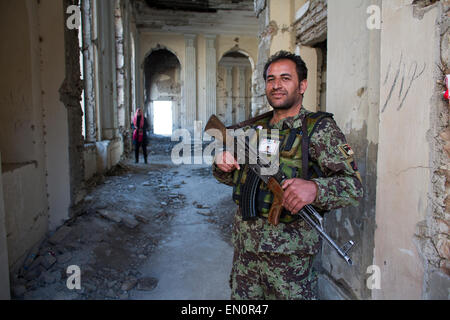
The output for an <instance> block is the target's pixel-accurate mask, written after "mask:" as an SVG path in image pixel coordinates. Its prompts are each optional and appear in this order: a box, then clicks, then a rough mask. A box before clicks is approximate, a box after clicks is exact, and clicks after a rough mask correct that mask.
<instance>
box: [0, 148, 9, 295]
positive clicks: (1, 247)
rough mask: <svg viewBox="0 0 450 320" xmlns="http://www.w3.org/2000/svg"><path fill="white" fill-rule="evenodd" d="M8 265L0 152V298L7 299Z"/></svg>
mask: <svg viewBox="0 0 450 320" xmlns="http://www.w3.org/2000/svg"><path fill="white" fill-rule="evenodd" d="M10 298H11V296H10V289H9V265H8V247H7V242H6V228H5V206H4V204H3V183H2V162H1V154H0V300H9V299H10Z"/></svg>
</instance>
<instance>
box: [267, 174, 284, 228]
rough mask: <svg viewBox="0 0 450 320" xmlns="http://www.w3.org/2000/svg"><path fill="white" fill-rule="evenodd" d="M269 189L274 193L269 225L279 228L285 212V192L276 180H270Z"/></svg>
mask: <svg viewBox="0 0 450 320" xmlns="http://www.w3.org/2000/svg"><path fill="white" fill-rule="evenodd" d="M267 187H268V188H269V190H270V191H272V193H273V203H272V206H271V207H270V211H269V217H268V219H269V223H270V224H272V225H274V226H277V225H278V224H279V223H280V216H281V213H282V211H283V205H282V203H283V195H284V190H283V188H282V187H281V185H280V184H279V183H278V181H277V180H275V179H274V178H270V179H269V183H268V184H267Z"/></svg>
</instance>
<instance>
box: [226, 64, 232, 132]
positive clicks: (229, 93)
mask: <svg viewBox="0 0 450 320" xmlns="http://www.w3.org/2000/svg"><path fill="white" fill-rule="evenodd" d="M225 69H226V70H227V75H226V82H227V108H226V110H227V111H226V115H225V119H226V121H227V123H226V124H227V125H231V124H232V123H233V67H232V66H231V65H228V66H225Z"/></svg>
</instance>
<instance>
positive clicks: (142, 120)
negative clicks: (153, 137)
mask: <svg viewBox="0 0 450 320" xmlns="http://www.w3.org/2000/svg"><path fill="white" fill-rule="evenodd" d="M148 128H149V125H148V121H147V118H146V117H144V115H143V114H142V110H141V109H140V108H139V109H137V110H136V114H135V115H134V118H133V123H132V126H131V129H133V130H134V131H133V144H134V155H135V163H139V149H140V148H141V147H142V153H143V154H144V162H145V163H147V144H148V137H147V130H148Z"/></svg>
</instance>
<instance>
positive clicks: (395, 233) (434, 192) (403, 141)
mask: <svg viewBox="0 0 450 320" xmlns="http://www.w3.org/2000/svg"><path fill="white" fill-rule="evenodd" d="M410 3H411V1H408V3H405V2H404V1H403V2H402V1H389V2H386V3H385V2H383V30H382V46H383V47H382V48H383V49H382V52H381V59H382V60H381V62H382V70H381V76H382V78H381V79H382V81H383V82H382V86H381V102H382V103H381V105H380V107H381V116H380V120H381V121H380V144H379V158H378V175H379V180H378V187H377V226H378V228H377V230H376V234H375V259H374V263H375V264H377V265H379V266H380V267H381V274H382V280H381V290H376V291H374V293H373V297H374V298H375V299H390V298H398V297H400V296H401V297H402V298H404V299H420V298H432V299H448V297H449V288H450V277H449V276H448V274H446V273H445V272H446V268H445V262H446V261H448V259H449V255H450V254H449V247H450V244H449V240H448V221H449V216H448V212H447V213H445V211H444V206H443V203H442V200H440V199H442V196H443V194H442V193H445V191H444V192H443V191H442V188H441V187H440V186H442V178H439V175H441V177H442V171H441V173H439V171H440V170H442V169H444V174H445V167H444V168H442V165H443V164H444V163H446V164H448V157H447V159H446V160H444V159H445V158H442V157H443V156H444V154H443V153H442V145H441V146H440V147H439V142H438V138H437V136H438V135H439V133H440V128H443V127H444V128H445V126H447V125H448V109H446V108H444V105H443V104H442V102H441V100H440V98H437V97H438V96H440V95H441V93H440V92H439V90H438V89H437V88H436V83H437V80H441V79H442V78H443V74H442V73H441V72H440V71H439V68H438V67H437V66H438V65H439V64H440V63H441V50H440V44H441V43H442V41H441V25H440V21H445V18H441V17H445V13H443V11H442V10H443V5H442V3H437V4H436V5H433V6H430V7H428V8H426V9H420V8H419V7H416V6H414V5H411V4H410ZM447 12H448V6H447ZM441 19H442V20H441ZM391 30H396V32H392V31H391ZM442 30H448V23H447V27H445V24H444V25H443V26H442ZM410 34H414V35H415V37H412V38H411V37H408V39H406V38H405V37H407V36H408V35H410ZM392 43H395V44H396V45H395V47H394V46H392V45H391V44H392ZM394 49H395V51H394ZM447 58H448V57H447ZM402 84H403V85H402ZM443 122H444V123H445V122H446V123H445V124H444V125H443ZM405 128H410V129H409V130H407V131H406V130H405ZM412 128H413V129H412ZM399 145H401V146H402V147H401V148H399ZM392 155H395V157H393V156H392ZM433 171H434V172H435V175H434V176H433ZM439 189H440V190H439ZM444 197H445V196H444ZM393 213H395V214H393ZM439 219H441V221H439ZM445 221H447V222H445ZM440 227H443V229H440ZM442 262H444V264H443V265H442V266H441V265H440V264H441V263H442ZM440 268H442V269H441V270H440ZM447 270H448V269H447ZM447 272H448V271H447Z"/></svg>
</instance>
